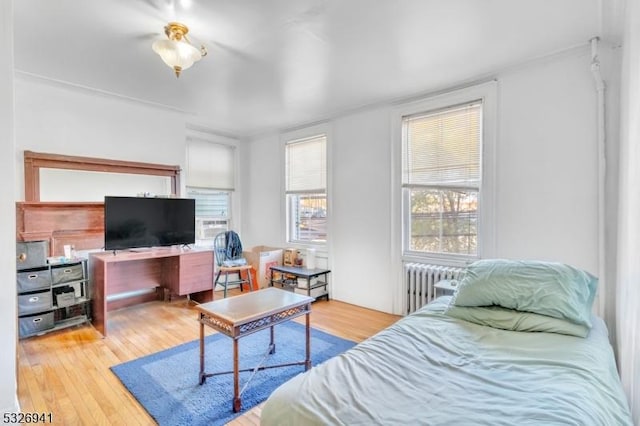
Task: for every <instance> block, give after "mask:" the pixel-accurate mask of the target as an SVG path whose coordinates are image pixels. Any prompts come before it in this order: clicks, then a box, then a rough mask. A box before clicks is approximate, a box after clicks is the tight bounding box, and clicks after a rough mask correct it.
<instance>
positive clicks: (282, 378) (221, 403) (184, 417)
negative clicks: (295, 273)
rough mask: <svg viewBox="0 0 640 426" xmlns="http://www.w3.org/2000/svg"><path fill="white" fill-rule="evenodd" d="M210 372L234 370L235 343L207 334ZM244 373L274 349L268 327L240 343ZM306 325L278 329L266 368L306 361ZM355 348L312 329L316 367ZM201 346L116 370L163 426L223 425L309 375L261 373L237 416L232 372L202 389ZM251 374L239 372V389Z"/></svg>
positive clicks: (290, 370) (298, 369) (297, 369)
mask: <svg viewBox="0 0 640 426" xmlns="http://www.w3.org/2000/svg"><path fill="white" fill-rule="evenodd" d="M205 341H206V346H205V357H206V358H205V372H207V373H212V372H218V371H230V370H233V345H232V342H233V341H232V339H231V338H229V337H227V336H224V335H222V334H220V333H215V334H212V335H211V336H207V337H206V339H205ZM238 342H239V343H238V346H239V353H240V369H242V368H251V367H255V366H256V365H257V364H259V363H260V361H261V360H262V357H263V356H264V353H265V351H266V350H267V346H268V345H269V329H265V330H262V331H259V332H256V333H253V334H251V335H248V336H246V337H243V338H241V339H240V340H239V341H238ZM304 342H305V330H304V326H303V325H301V324H298V323H296V322H293V321H288V322H285V323H282V324H279V325H277V326H276V327H275V343H276V353H275V354H273V355H270V356H269V357H268V358H267V360H266V361H265V365H273V364H281V363H287V362H294V361H302V360H304V358H305V343H304ZM353 345H355V343H354V342H351V341H349V340H345V339H341V338H339V337H335V336H332V335H330V334H327V333H324V332H322V331H319V330H316V329H313V328H312V329H311V361H312V364H313V365H317V364H319V363H321V362H323V361H326V360H327V359H329V358H331V357H333V356H335V355H338V354H340V353H342V352H344V351H346V350H347V349H349V348H351V347H352V346H353ZM199 351H200V345H199V341H198V340H194V341H191V342H188V343H184V344H182V345H179V346H176V347H174V348H171V349H167V350H165V351H162V352H158V353H155V354H152V355H148V356H145V357H142V358H139V359H136V360H133V361H129V362H125V363H123V364H119V365H116V366H113V367H111V370H112V371H113V372H114V373H115V375H116V376H118V378H119V379H120V381H121V382H122V383H123V384H124V385H125V387H126V388H127V389H128V390H129V392H131V394H132V395H133V396H134V397H135V398H136V399H137V400H138V402H140V404H141V405H142V406H143V407H144V408H145V409H146V410H147V412H148V413H149V414H150V415H151V417H153V418H154V419H155V420H156V421H157V422H158V424H160V425H171V426H174V425H223V424H225V423H227V422H229V421H231V420H233V419H234V418H235V417H237V416H239V415H242V414H243V413H245V412H247V411H248V410H251V408H253V407H254V406H256V405H257V404H260V403H261V402H263V401H265V400H266V399H267V398H268V397H269V395H270V394H271V392H273V391H274V390H275V389H276V388H277V387H278V386H279V385H281V384H282V383H284V382H286V381H287V380H289V379H290V378H292V377H294V376H295V375H297V374H300V373H302V372H304V366H303V365H296V366H291V367H282V368H269V369H266V370H261V371H258V372H257V373H256V375H255V376H254V377H253V379H252V380H251V382H250V383H249V386H248V387H247V389H246V390H245V391H244V393H243V394H242V411H241V412H239V413H234V412H233V410H232V400H233V374H224V375H220V376H213V377H208V378H207V381H206V382H205V383H204V384H203V385H202V386H200V385H199V384H198V374H199V372H200V355H199V354H200V352H199ZM250 375H251V372H250V371H248V372H243V373H240V389H242V387H243V386H244V384H245V383H246V381H247V380H248V378H249V377H250Z"/></svg>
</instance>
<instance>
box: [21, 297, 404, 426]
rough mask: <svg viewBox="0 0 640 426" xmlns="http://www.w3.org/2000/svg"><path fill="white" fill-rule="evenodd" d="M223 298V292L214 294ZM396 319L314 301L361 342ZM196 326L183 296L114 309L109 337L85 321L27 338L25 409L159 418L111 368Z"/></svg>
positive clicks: (62, 419) (71, 419)
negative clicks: (146, 409)
mask: <svg viewBox="0 0 640 426" xmlns="http://www.w3.org/2000/svg"><path fill="white" fill-rule="evenodd" d="M235 293H236V292H234V293H232V295H234V294H235ZM218 297H222V296H221V295H220V296H219V295H218V294H217V292H216V298H218ZM303 318H304V317H303ZM398 318H399V317H398V316H395V315H390V314H386V313H382V312H377V311H373V310H369V309H365V308H361V307H358V306H354V305H349V304H346V303H342V302H338V301H333V300H331V301H329V302H327V301H324V300H323V301H318V302H315V303H314V304H313V308H312V314H311V325H312V326H313V327H316V328H318V329H320V330H323V331H326V332H328V333H331V334H334V335H336V336H340V337H343V338H346V339H350V340H353V341H356V342H361V341H362V340H364V339H366V338H367V337H369V336H372V335H373V334H375V333H377V332H378V331H379V330H382V329H383V328H385V327H387V326H388V325H390V324H392V323H393V322H395V321H397V320H398ZM297 320H299V321H302V318H300V319H297ZM205 328H206V327H205ZM198 330H199V328H198V323H197V321H196V311H195V310H193V309H192V306H191V305H190V304H189V302H187V301H186V300H178V301H174V302H171V303H168V302H150V303H146V304H142V305H137V306H133V307H129V308H125V309H120V310H118V311H114V312H111V313H110V314H109V336H108V337H107V338H102V337H101V335H100V334H99V333H98V332H97V331H95V330H94V329H93V328H92V327H91V326H86V325H85V326H80V327H75V328H71V329H67V330H61V331H57V332H54V333H50V334H46V335H43V336H38V337H32V338H29V339H24V340H21V341H20V343H19V345H18V398H19V401H20V407H21V410H22V412H25V413H27V412H31V413H52V414H53V423H54V424H60V425H62V424H64V425H111V424H113V425H120V424H122V425H149V424H154V423H155V422H154V421H153V419H152V418H151V417H150V416H149V415H148V414H147V412H146V411H145V410H144V408H142V407H141V406H140V405H139V404H138V402H137V401H136V400H135V398H133V396H131V395H130V394H129V392H128V391H127V390H126V389H125V388H124V386H122V384H121V383H120V381H119V380H118V378H116V376H115V375H113V374H112V373H111V370H110V369H109V367H111V366H113V365H116V364H120V363H122V362H125V361H129V360H132V359H136V358H139V357H141V356H144V355H148V354H151V353H154V352H158V351H161V350H164V349H167V348H170V347H173V346H176V345H179V344H181V343H184V342H188V341H191V340H194V339H197V338H198ZM207 333H208V334H210V333H212V331H210V330H209V331H207ZM230 392H231V390H230ZM229 404H231V402H229ZM260 410H261V406H258V407H255V408H253V409H252V410H250V411H249V412H247V413H246V414H244V415H242V416H240V417H238V418H236V419H235V420H234V421H232V422H231V423H230V424H231V425H258V424H260Z"/></svg>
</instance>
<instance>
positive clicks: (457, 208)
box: [402, 100, 483, 257]
mask: <svg viewBox="0 0 640 426" xmlns="http://www.w3.org/2000/svg"><path fill="white" fill-rule="evenodd" d="M482 117H483V102H482V101H481V100H478V101H473V102H467V103H464V104H460V105H456V106H453V107H448V108H444V109H436V110H431V111H427V112H424V113H419V114H412V115H408V116H404V117H403V118H402V193H403V215H402V217H403V222H404V225H403V229H404V252H405V253H413V254H434V255H440V256H443V255H445V256H464V257H477V256H478V254H479V241H478V237H479V231H480V229H479V228H480V224H479V223H480V221H479V213H480V208H481V205H480V199H481V197H480V191H481V187H482V185H481V184H482V167H481V165H482V162H481V160H482V158H481V157H482V156H481V153H482V134H483V131H482V127H483V126H482V122H483V119H482Z"/></svg>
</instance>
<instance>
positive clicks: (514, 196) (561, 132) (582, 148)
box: [243, 44, 599, 312]
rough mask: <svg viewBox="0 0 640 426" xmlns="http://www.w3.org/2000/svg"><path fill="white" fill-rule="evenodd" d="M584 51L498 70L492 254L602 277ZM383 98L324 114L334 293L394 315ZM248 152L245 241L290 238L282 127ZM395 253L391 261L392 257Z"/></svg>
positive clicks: (394, 239) (591, 102) (387, 119)
mask: <svg viewBox="0 0 640 426" xmlns="http://www.w3.org/2000/svg"><path fill="white" fill-rule="evenodd" d="M590 59H591V58H590V56H589V55H588V47H587V46H586V44H585V48H584V49H577V50H573V51H571V52H568V53H566V54H565V55H555V56H553V57H549V58H546V59H544V60H539V61H536V62H532V63H530V64H527V65H523V66H520V67H518V68H512V69H509V70H505V71H501V72H497V73H496V75H495V77H496V78H497V80H498V135H497V138H498V140H497V144H496V158H497V165H496V170H495V173H496V177H497V183H496V194H495V195H496V197H495V204H496V205H495V210H496V223H497V229H496V244H495V247H496V249H495V250H496V252H495V253H493V254H487V256H489V255H490V256H492V257H509V258H537V259H546V260H554V261H562V262H566V263H570V264H572V265H574V266H576V267H579V268H584V269H586V270H588V271H590V272H592V273H594V274H596V275H597V274H599V271H598V259H597V146H596V127H595V117H596V96H595V91H594V86H593V82H592V80H591V74H590V68H589V64H590ZM394 107H395V106H391V105H388V106H384V107H378V108H375V109H370V110H366V111H361V112H357V113H353V114H349V115H345V116H342V117H339V118H336V119H333V120H329V126H330V127H331V129H332V134H333V137H332V139H331V140H330V141H329V144H330V146H331V150H332V155H331V158H330V160H331V165H330V167H331V172H330V173H331V176H330V178H331V182H332V185H331V187H330V194H329V200H330V203H331V204H330V205H331V211H330V212H329V214H330V216H331V218H330V221H331V222H330V223H331V229H330V235H329V239H330V244H329V247H330V253H329V257H330V260H329V265H330V266H331V268H332V295H331V296H332V297H333V298H335V299H338V300H342V301H345V302H348V303H352V304H356V305H361V306H366V307H369V308H373V309H377V310H381V311H386V312H392V310H393V306H394V305H393V303H394V294H395V289H396V288H397V286H398V285H400V283H399V281H400V275H401V274H400V270H401V269H400V268H401V265H400V264H399V261H398V260H397V258H394V256H393V254H392V253H391V252H390V246H391V245H392V244H396V246H398V247H400V244H399V239H400V229H396V228H398V227H397V226H391V223H392V219H393V218H392V215H393V214H394V209H395V210H397V211H399V208H400V207H399V206H395V205H392V202H391V187H390V181H391V174H390V173H391V160H390V152H391V146H390V143H391V142H390V141H391V127H390V126H391V117H392V113H393V108H394ZM249 151H250V155H249V157H248V159H247V164H248V168H249V170H250V174H249V178H248V182H249V183H248V188H249V192H248V194H247V195H248V197H247V198H246V201H247V205H246V207H245V212H247V216H246V221H245V223H250V224H251V225H250V226H248V227H245V232H244V236H243V238H244V239H245V240H247V241H251V244H254V245H255V244H268V245H276V244H279V245H282V244H284V242H283V241H284V231H285V230H284V227H283V226H282V221H281V214H282V211H283V197H282V185H281V174H282V159H281V158H280V157H281V156H282V155H283V154H282V152H281V149H280V148H279V139H278V136H277V135H270V136H265V137H257V138H254V140H253V141H252V142H251V144H250V150H249ZM392 259H395V260H392Z"/></svg>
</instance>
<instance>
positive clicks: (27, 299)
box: [18, 290, 53, 315]
mask: <svg viewBox="0 0 640 426" xmlns="http://www.w3.org/2000/svg"><path fill="white" fill-rule="evenodd" d="M52 306H53V298H52V295H51V290H49V291H41V292H39V293H29V294H20V295H18V315H27V314H35V313H38V312H44V311H50V310H51V308H52Z"/></svg>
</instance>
